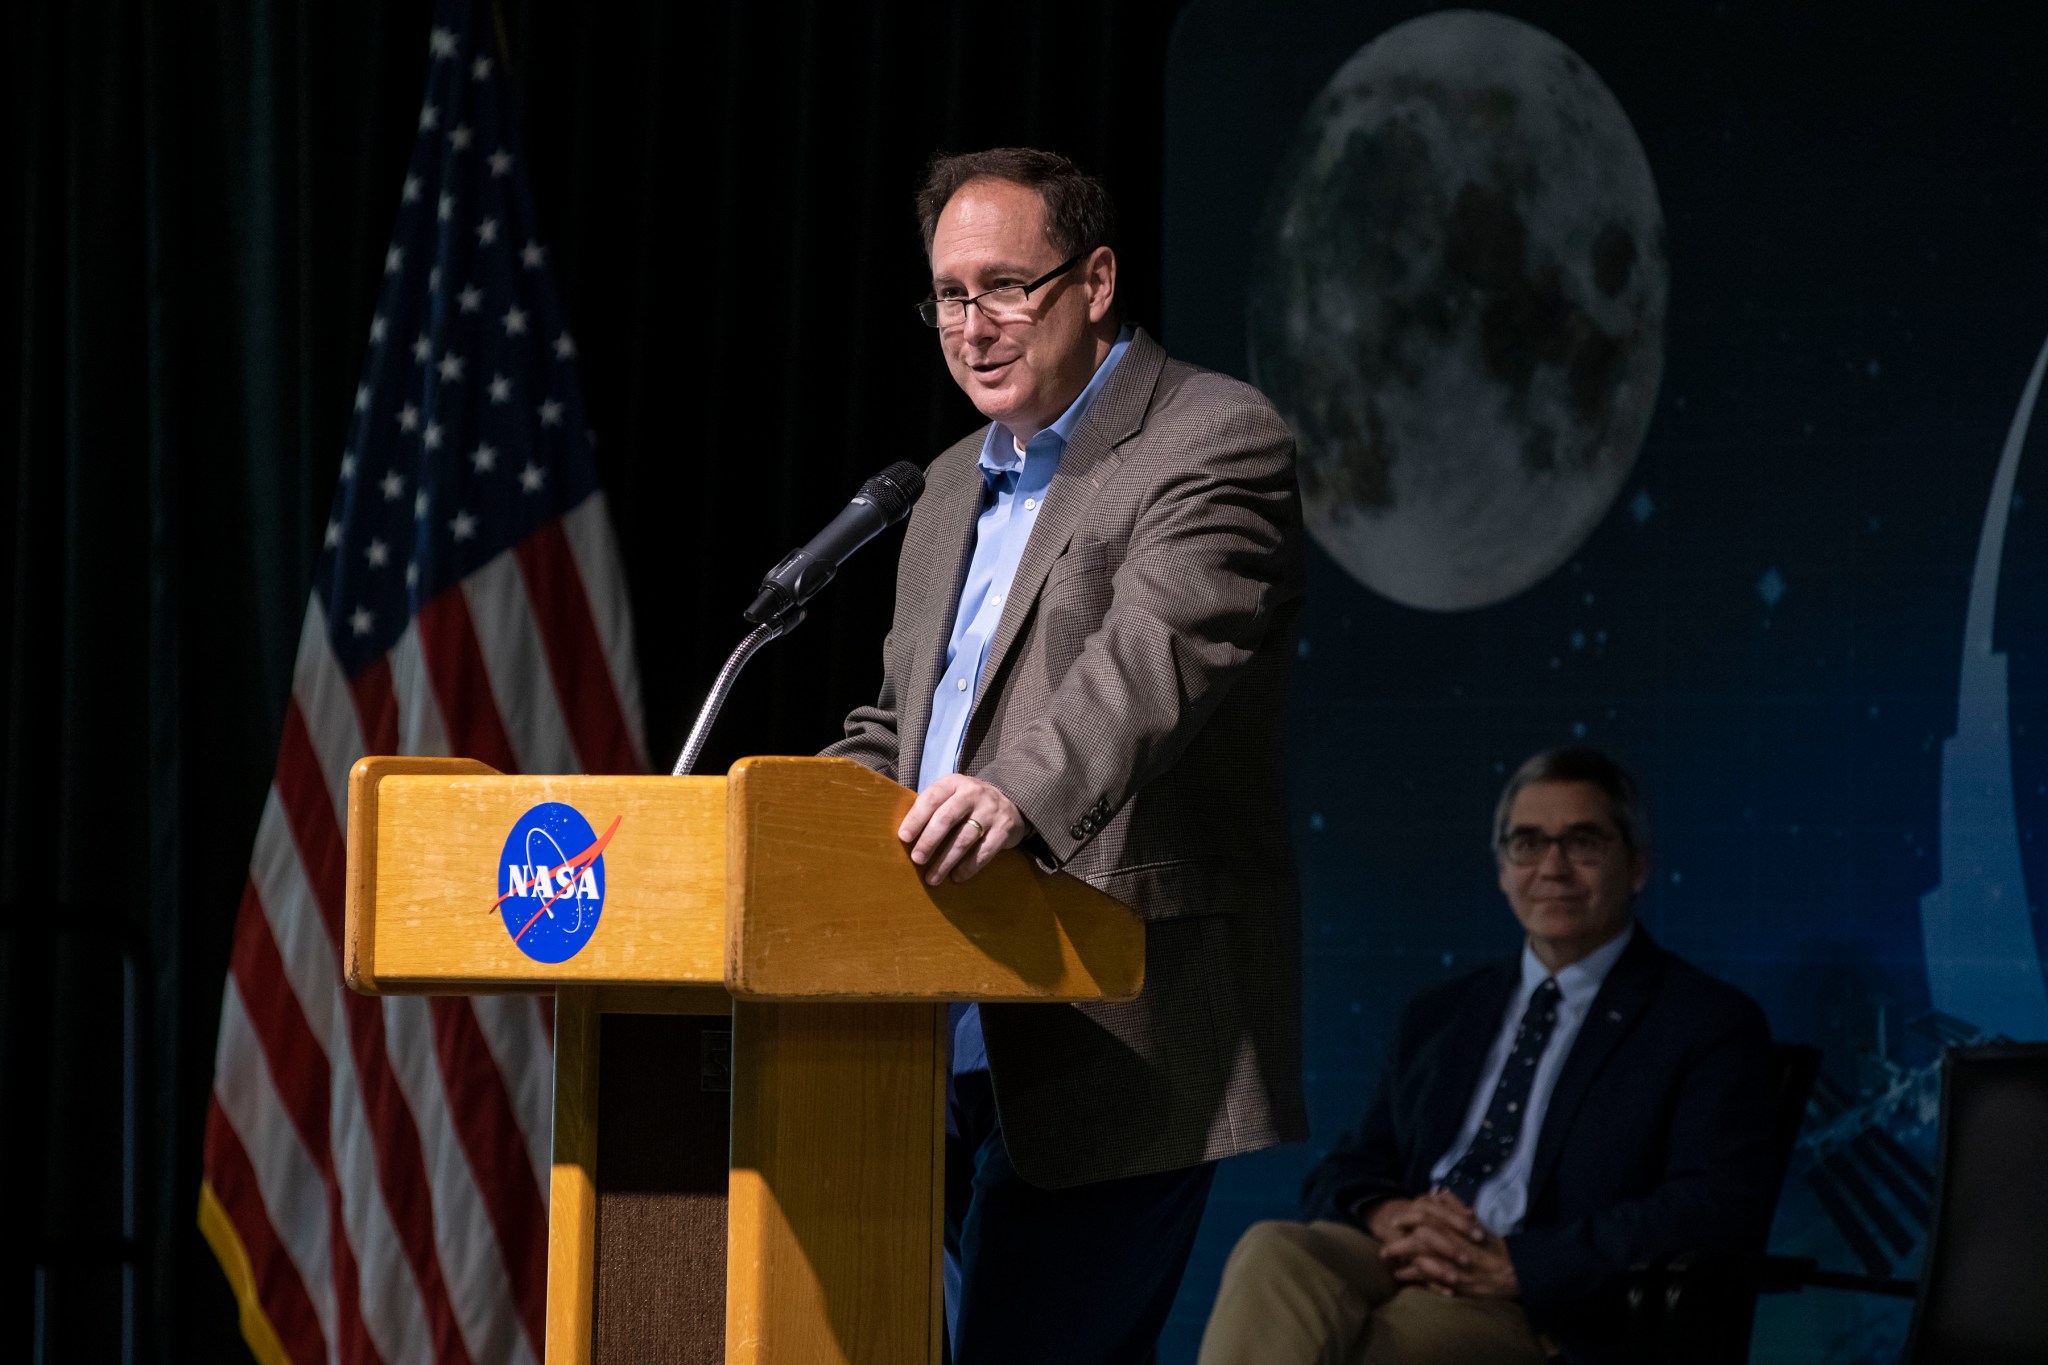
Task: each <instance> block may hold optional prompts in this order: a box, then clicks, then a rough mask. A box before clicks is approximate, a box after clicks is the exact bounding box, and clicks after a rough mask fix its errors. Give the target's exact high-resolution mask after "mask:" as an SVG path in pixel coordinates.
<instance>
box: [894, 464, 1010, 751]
mask: <svg viewBox="0 0 2048 1365" xmlns="http://www.w3.org/2000/svg"><path fill="white" fill-rule="evenodd" d="M987 431H988V428H987V427H983V428H982V429H981V430H980V431H978V432H976V433H975V434H974V436H972V437H971V438H969V439H968V440H965V441H962V442H961V443H960V444H959V445H956V446H955V447H954V448H953V449H952V450H950V451H948V452H947V453H946V454H945V455H944V456H941V457H940V463H939V464H938V465H935V466H934V468H933V473H934V475H937V474H939V473H940V472H941V471H942V470H943V471H944V472H945V473H946V474H948V475H951V474H952V471H953V469H955V468H958V467H960V466H963V465H964V468H965V476H964V477H959V478H957V480H956V479H954V478H948V479H947V481H946V482H947V486H944V487H937V488H932V489H930V490H929V491H928V492H927V493H926V494H925V497H924V499H923V500H922V501H921V502H920V504H919V510H924V509H925V508H926V507H927V506H928V507H930V508H931V511H932V520H931V523H930V529H929V530H928V531H924V532H922V533H921V534H923V535H924V536H925V538H926V548H927V550H928V554H929V559H928V563H927V567H926V569H925V574H926V578H925V583H924V601H925V603H926V610H925V612H924V614H923V619H922V620H921V621H920V622H919V624H918V631H919V633H918V637H917V639H916V641H915V642H914V643H913V646H912V653H911V670H910V676H909V677H908V678H906V679H904V684H905V687H906V689H907V690H906V694H905V695H904V696H902V697H900V698H898V700H897V704H898V705H899V706H900V707H901V708H902V711H903V730H902V733H901V735H899V736H898V739H897V745H898V747H897V754H898V755H899V757H898V760H897V773H896V776H897V779H898V780H899V781H900V782H901V783H902V784H903V785H904V786H906V787H911V788H915V787H916V786H917V774H918V769H919V768H920V767H922V766H923V763H924V737H925V731H926V730H927V729H929V728H930V726H931V720H932V689H933V688H935V687H937V686H938V685H939V674H940V673H942V672H943V671H944V670H945V664H946V643H947V642H948V641H949V640H951V639H952V638H953V617H954V615H955V614H956V613H957V612H958V611H959V610H960V588H961V584H962V582H963V580H964V579H965V578H966V575H967V559H968V556H969V554H971V553H972V552H973V548H974V526H975V522H976V521H978V520H979V519H980V517H981V503H982V498H983V497H984V496H985V492H986V486H985V485H984V484H983V482H982V477H981V464H980V455H981V445H982V440H983V438H984V436H985V435H986V434H987ZM934 482H937V479H936V478H935V479H934Z"/></svg>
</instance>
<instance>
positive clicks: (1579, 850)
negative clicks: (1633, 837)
mask: <svg viewBox="0 0 2048 1365" xmlns="http://www.w3.org/2000/svg"><path fill="white" fill-rule="evenodd" d="M1614 843H1615V836H1614V835H1612V834H1609V833H1608V832H1607V831H1606V830H1603V829H1593V828H1590V827H1587V826H1575V827H1574V828H1572V829H1568V830H1566V831H1565V832H1564V833H1562V834H1545V833H1544V832H1543V831H1541V830H1536V829H1518V830H1515V831H1513V832H1512V833H1510V834H1509V835H1508V836H1507V838H1505V839H1502V840H1501V841H1500V851H1501V853H1502V855H1503V856H1504V857H1506V858H1507V860H1508V861H1509V862H1511V863H1513V864H1514V865H1515V866H1516V867H1533V866H1535V865H1536V864H1537V863H1540V862H1542V861H1543V859H1544V857H1545V856H1546V855H1548V854H1549V852H1550V846H1551V845H1552V844H1556V845H1557V846H1558V847H1559V848H1561V849H1563V850H1564V856H1565V857H1567V858H1569V859H1571V861H1573V862H1575V863H1581V864H1585V865H1591V864H1593V863H1597V862H1599V861H1600V860H1601V859H1602V858H1604V857H1606V856H1607V850H1608V849H1610V848H1612V847H1613V846H1614Z"/></svg>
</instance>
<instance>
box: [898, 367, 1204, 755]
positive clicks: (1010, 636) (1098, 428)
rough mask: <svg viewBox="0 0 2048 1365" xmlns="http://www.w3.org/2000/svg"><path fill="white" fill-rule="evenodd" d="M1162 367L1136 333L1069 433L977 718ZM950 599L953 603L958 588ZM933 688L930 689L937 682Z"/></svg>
mask: <svg viewBox="0 0 2048 1365" xmlns="http://www.w3.org/2000/svg"><path fill="white" fill-rule="evenodd" d="M1165 367H1166V352H1165V350H1164V349H1163V348H1161V346H1160V345H1159V343H1158V342H1156V341H1154V340H1153V339H1152V338H1151V337H1150V336H1149V335H1147V334H1146V333H1145V331H1144V330H1143V329H1142V328H1140V329H1138V330H1137V331H1136V332H1135V334H1134V335H1133V336H1132V337H1131V345H1130V349H1128V350H1126V351H1125V352H1124V358H1123V359H1122V360H1121V361H1119V362H1118V363H1117V367H1116V373H1114V374H1112V375H1110V377H1109V382H1108V383H1106V384H1104V385H1103V386H1102V392H1101V393H1098V394H1097V395H1095V401H1094V403H1092V404H1090V405H1089V408H1088V411H1087V412H1086V413H1084V414H1083V415H1082V417H1081V421H1080V424H1079V425H1078V426H1076V427H1075V428H1074V434H1073V437H1072V439H1070V440H1069V441H1068V442H1067V448H1066V449H1065V450H1064V451H1062V452H1061V454H1060V467H1059V469H1058V470H1057V471H1056V472H1055V473H1054V474H1053V476H1052V482H1051V484H1049V485H1048V486H1047V487H1046V490H1045V504H1044V506H1043V507H1041V508H1040V509H1039V512H1038V520H1037V522H1036V523H1034V524H1033V525H1032V527H1031V539H1030V540H1029V541H1028V542H1026V544H1025V546H1024V557H1023V558H1022V559H1021V560H1019V561H1018V562H1017V576H1016V577H1015V578H1013V579H1012V580H1011V581H1010V595H1009V599H1008V600H1007V601H1006V602H1004V604H1003V615H1002V619H1001V620H1000V621H999V622H997V624H996V633H995V637H994V638H993V639H991V640H990V641H989V646H988V658H987V659H985V660H984V661H983V662H982V666H981V686H979V687H977V688H976V689H975V698H974V706H975V709H976V710H979V709H980V708H981V704H982V701H983V700H984V699H985V698H987V697H988V696H989V694H990V693H991V691H992V690H993V689H992V688H991V687H990V686H989V684H990V682H991V681H992V680H993V679H994V678H996V677H998V676H999V675H1000V671H1001V669H1002V667H1003V663H1004V661H1005V660H1006V659H1007V658H1008V657H1009V654H1010V651H1011V650H1012V649H1013V648H1015V646H1016V643H1017V637H1018V635H1019V634H1020V633H1021V632H1022V631H1023V629H1024V622H1025V621H1026V620H1027V619H1028V618H1029V617H1030V615H1031V613H1032V611H1033V610H1034V609H1035V608H1036V607H1037V605H1038V593H1039V590H1040V589H1041V588H1043V587H1044V586H1045V577H1046V575H1047V574H1048V573H1050V572H1052V566H1053V562H1054V561H1055V560H1057V559H1058V558H1059V557H1060V555H1061V554H1062V553H1063V552H1064V551H1065V550H1066V548H1067V542H1068V541H1070V540H1072V539H1073V538H1074V530H1075V528H1076V527H1077V526H1079V525H1080V521H1081V513H1082V511H1083V510H1084V509H1085V508H1086V507H1087V506H1088V502H1089V498H1090V495H1092V494H1093V493H1094V492H1095V491H1096V490H1097V489H1099V488H1101V487H1102V485H1103V483H1104V482H1105V481H1106V480H1107V479H1108V478H1109V475H1110V473H1111V472H1112V471H1113V470H1114V469H1115V468H1116V465H1117V458H1118V457H1117V454H1116V448H1117V447H1118V446H1120V445H1122V444H1123V443H1124V442H1125V441H1127V440H1129V439H1130V438H1131V437H1133V436H1135V435H1137V433H1138V432H1139V431H1140V430H1141V429H1142V428H1143V427H1144V425H1145V412H1146V409H1148V408H1149V407H1150V406H1151V405H1152V390H1153V389H1154V388H1155V387H1157V385H1158V383H1159V372H1160V371H1161V370H1162V369H1164V368H1165ZM954 596H955V597H956V598H957V597H958V596H959V590H958V589H957V587H956V588H955V590H954ZM933 684H934V686H936V685H937V679H936V675H935V676H934V679H933ZM970 723H971V721H970Z"/></svg>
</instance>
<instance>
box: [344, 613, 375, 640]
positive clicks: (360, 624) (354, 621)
mask: <svg viewBox="0 0 2048 1365" xmlns="http://www.w3.org/2000/svg"><path fill="white" fill-rule="evenodd" d="M376 623H377V618H376V617H374V616H372V615H370V609H369V608H368V607H357V608H356V609H355V610H354V611H352V612H350V613H349V618H348V624H349V629H351V630H353V631H354V632H355V633H356V634H358V635H368V634H369V633H370V627H371V626H373V625H375V624H376Z"/></svg>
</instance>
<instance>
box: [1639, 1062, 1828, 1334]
mask: <svg viewBox="0 0 2048 1365" xmlns="http://www.w3.org/2000/svg"><path fill="white" fill-rule="evenodd" d="M1771 1053H1772V1061H1773V1063H1774V1067H1775V1070H1776V1073H1777V1085H1776V1087H1775V1102H1774V1105H1773V1113H1774V1114H1775V1116H1776V1117H1775V1121H1774V1122H1773V1123H1772V1125H1771V1141H1772V1150H1773V1151H1774V1152H1775V1153H1776V1156H1777V1171H1776V1179H1775V1180H1774V1181H1773V1183H1772V1189H1773V1190H1774V1191H1775V1190H1777V1189H1778V1188H1780V1187H1782V1186H1783V1185H1784V1183H1785V1172H1786V1171H1787V1169H1789V1168H1790V1166H1791V1164H1792V1149H1793V1147H1794V1145H1795V1144H1797V1142H1798V1141H1799V1129H1800V1126H1801V1125H1802V1124H1803V1123H1804V1122H1805V1120H1806V1107H1807V1104H1808V1102H1809V1101H1811V1099H1812V1098H1813V1084H1814V1081H1815V1080H1816V1079H1818V1078H1819V1076H1820V1061H1821V1053H1820V1049H1819V1048H1817V1047H1808V1046H1806V1045H1805V1044H1803V1043H1776V1044H1773V1045H1772V1048H1771ZM1747 1259H1748V1258H1741V1257H1735V1258H1731V1257H1727V1256H1725V1255H1720V1254H1713V1253H1704V1252H1681V1253H1680V1254H1678V1255H1677V1256H1673V1257H1670V1258H1667V1259H1666V1260H1663V1261H1658V1262H1653V1263H1651V1264H1649V1265H1644V1266H1638V1267H1637V1268H1636V1269H1635V1271H1634V1272H1633V1273H1632V1274H1631V1275H1630V1276H1629V1282H1628V1285H1627V1295H1628V1318H1629V1336H1630V1340H1631V1355H1630V1358H1631V1359H1633V1360H1639V1361H1641V1362H1643V1365H1723V1363H1724V1362H1740V1361H1743V1360H1746V1359H1747V1358H1748V1355H1749V1336H1750V1330H1751V1325H1752V1322H1753V1320H1754V1318H1755V1316H1756V1296H1757V1287H1756V1286H1755V1285H1754V1284H1751V1283H1746V1282H1744V1280H1743V1279H1742V1278H1741V1277H1740V1276H1735V1277H1727V1276H1724V1275H1717V1274H1715V1273H1714V1271H1715V1270H1716V1269H1717V1268H1719V1267H1720V1266H1722V1265H1724V1264H1725V1263H1726V1262H1728V1261H1730V1260H1736V1261H1742V1262H1745V1263H1746V1262H1747Z"/></svg>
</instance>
